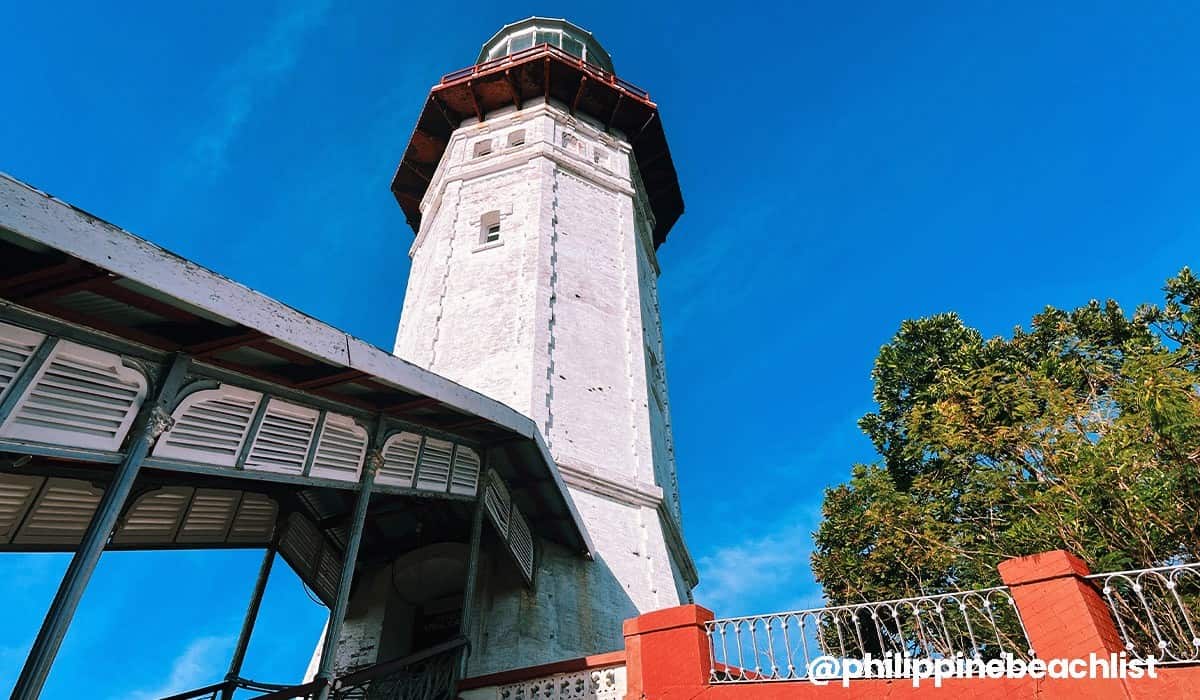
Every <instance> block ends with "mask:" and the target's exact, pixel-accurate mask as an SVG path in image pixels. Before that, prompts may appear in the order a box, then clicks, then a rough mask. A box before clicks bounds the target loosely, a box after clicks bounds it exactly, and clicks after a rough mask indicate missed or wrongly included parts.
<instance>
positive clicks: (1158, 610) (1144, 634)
mask: <svg viewBox="0 0 1200 700" xmlns="http://www.w3.org/2000/svg"><path fill="white" fill-rule="evenodd" d="M1088 578H1089V579H1091V580H1092V581H1093V582H1095V583H1096V584H1097V585H1098V587H1099V588H1100V592H1101V593H1102V594H1103V595H1104V600H1105V602H1107V603H1108V610H1109V612H1110V613H1112V616H1113V619H1114V620H1115V621H1116V623H1117V630H1118V631H1119V632H1120V633H1121V641H1122V642H1124V643H1125V650H1126V651H1128V652H1129V654H1130V655H1132V656H1137V657H1139V658H1149V657H1153V658H1154V659H1155V660H1156V661H1157V662H1159V663H1164V664H1182V663H1196V662H1200V562H1198V563H1192V564H1178V565H1174V566H1159V567H1155V568H1151V569H1134V570H1131V571H1114V572H1112V573H1107V574H1093V575H1091V576H1088Z"/></svg>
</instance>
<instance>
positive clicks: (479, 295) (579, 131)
mask: <svg viewBox="0 0 1200 700" xmlns="http://www.w3.org/2000/svg"><path fill="white" fill-rule="evenodd" d="M393 192H394V193H395V195H396V197H397V200H398V201H399V203H400V204H401V206H402V208H404V210H405V213H406V215H407V216H408V220H409V222H410V224H412V226H413V228H414V229H415V230H416V239H415V240H414V242H413V244H412V248H411V250H410V256H411V258H412V272H411V274H410V276H409V280H408V289H407V293H406V295H405V298H404V310H403V314H402V316H401V319H400V325H399V330H398V333H397V336H396V346H395V353H396V354H397V355H399V356H400V357H402V358H404V359H406V360H408V361H410V362H412V363H414V364H417V365H419V366H421V367H423V368H426V369H429V370H432V371H433V372H436V373H438V374H440V375H442V376H445V377H447V378H449V379H452V380H454V381H456V382H458V383H460V384H462V385H464V386H466V387H468V388H471V389H474V390H476V391H479V392H481V393H483V394H486V395H488V396H489V397H491V398H494V399H497V400H499V401H501V402H503V403H505V404H507V405H509V406H510V407H512V408H514V409H516V410H518V411H520V412H521V413H524V414H525V415H527V416H528V417H530V418H531V419H533V420H534V421H535V423H536V425H537V427H538V428H539V429H540V431H541V434H542V436H543V437H544V439H545V442H546V444H547V446H548V448H549V451H550V454H551V455H552V457H553V460H554V462H555V463H556V464H557V467H558V470H559V474H560V475H561V477H562V479H563V481H564V482H565V483H566V484H567V486H568V488H569V489H570V494H571V497H572V498H573V499H574V501H575V505H576V507H577V509H578V510H579V512H580V514H581V515H582V518H583V521H584V523H585V525H586V528H587V531H588V534H589V535H590V537H591V539H592V542H593V546H594V556H593V558H592V559H591V560H588V559H586V558H582V557H580V556H578V555H577V554H574V553H569V552H566V551H564V550H560V549H559V548H557V547H556V546H554V545H552V544H550V543H541V544H539V549H538V552H537V575H536V585H535V586H534V587H533V589H532V590H529V589H526V588H521V587H513V588H509V589H504V588H503V587H498V586H488V585H484V586H482V587H481V590H483V591H486V593H484V594H483V599H481V600H479V601H478V612H477V613H475V614H476V615H477V619H476V621H475V629H474V630H472V635H471V636H472V638H473V639H472V642H473V645H472V646H473V651H472V656H471V668H470V672H471V673H472V674H478V673H487V672H491V671H495V670H501V669H505V668H511V667H515V666H528V665H531V664H536V663H541V662H546V661H553V660H558V659H563V658H568V657H571V656H578V655H583V654H591V653H597V652H603V651H609V650H613V649H617V648H620V647H621V646H622V641H621V622H622V621H623V620H624V619H627V618H629V617H632V616H634V615H636V614H638V613H641V612H646V611H649V610H654V609H658V608H663V607H668V606H673V605H678V604H680V603H686V602H689V601H690V599H691V589H692V587H693V586H694V585H695V584H696V574H695V569H694V566H693V564H692V562H691V559H690V557H689V555H688V552H687V549H686V546H685V545H684V541H683V538H682V535H681V532H682V530H681V514H680V513H681V511H680V504H679V491H678V485H677V479H676V467H675V455H674V449H673V444H672V437H671V418H670V406H669V401H668V396H667V384H666V375H665V372H664V365H663V363H664V351H663V338H662V329H661V323H660V318H659V302H658V294H657V289H656V286H657V277H658V274H659V267H658V261H657V258H656V249H657V247H658V246H659V245H660V244H661V243H662V242H663V241H664V239H665V237H666V234H667V231H668V230H669V229H670V226H671V224H673V223H674V221H675V220H676V219H677V218H678V216H679V215H680V213H681V212H682V208H683V204H682V199H681V197H680V194H679V186H678V181H677V179H676V176H675V171H674V166H673V165H672V163H671V158H670V153H669V151H668V150H667V144H666V139H665V136H664V133H663V129H662V124H661V121H660V119H659V115H658V109H657V106H656V105H655V104H654V103H653V102H652V101H651V100H650V97H649V95H648V94H647V93H646V92H645V91H642V90H640V89H639V88H637V87H635V86H633V85H632V84H630V83H627V82H625V81H623V80H621V79H619V78H617V77H616V76H615V74H614V72H613V65H612V61H611V58H610V57H609V55H608V53H607V52H606V51H605V50H604V48H603V47H601V46H600V44H599V43H597V41H596V40H595V39H594V38H593V37H592V35H591V34H590V33H588V32H587V31H584V30H583V29H581V28H579V27H577V26H575V25H573V24H571V23H569V22H566V21H564V20H557V19H546V18H541V17H534V18H530V19H527V20H524V21H521V22H517V23H514V24H510V25H508V26H506V27H504V28H503V29H502V30H500V32H498V33H497V34H496V35H495V36H493V37H492V38H491V39H490V40H489V41H488V42H487V43H486V44H484V46H483V50H482V51H481V52H480V55H479V58H478V60H477V63H476V65H474V66H472V67H471V68H468V69H465V70H462V71H458V72H457V73H452V74H450V75H448V76H446V77H445V78H444V79H443V80H442V81H441V83H439V84H438V85H436V86H435V87H434V88H433V90H432V91H431V94H430V96H429V98H428V100H427V102H426V106H425V110H424V112H423V114H422V116H421V118H420V120H419V122H418V125H417V129H416V131H415V133H414V135H413V137H412V141H411V143H410V145H409V148H408V150H407V151H406V153H405V157H404V161H403V162H402V163H401V165H400V168H399V169H398V171H397V175H396V179H395V181H394V183H393ZM480 575H481V576H482V577H485V578H486V576H487V570H486V569H484V570H483V571H482V572H481V574H480Z"/></svg>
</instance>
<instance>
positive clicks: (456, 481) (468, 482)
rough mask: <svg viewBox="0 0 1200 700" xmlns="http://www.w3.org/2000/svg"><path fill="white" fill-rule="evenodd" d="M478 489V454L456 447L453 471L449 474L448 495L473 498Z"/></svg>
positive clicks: (469, 449)
mask: <svg viewBox="0 0 1200 700" xmlns="http://www.w3.org/2000/svg"><path fill="white" fill-rule="evenodd" d="M478 488H479V453H477V452H476V451H475V450H472V449H471V448H469V447H463V446H462V445H459V446H458V450H457V451H456V452H455V453H454V470H453V471H452V472H451V478H450V493H454V494H459V495H463V496H474V495H475V492H476V490H477V489H478Z"/></svg>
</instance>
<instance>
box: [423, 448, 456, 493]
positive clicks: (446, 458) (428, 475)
mask: <svg viewBox="0 0 1200 700" xmlns="http://www.w3.org/2000/svg"><path fill="white" fill-rule="evenodd" d="M453 449H454V443H452V442H448V441H446V440H438V439H436V438H431V437H426V438H425V446H424V447H423V448H422V449H421V460H420V463H419V464H418V465H417V488H418V489H421V490H422V491H445V490H446V488H447V486H448V485H449V482H450V453H451V451H452V450H453Z"/></svg>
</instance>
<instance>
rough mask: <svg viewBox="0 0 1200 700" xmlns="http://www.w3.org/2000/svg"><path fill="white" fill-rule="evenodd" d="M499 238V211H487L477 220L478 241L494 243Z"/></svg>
mask: <svg viewBox="0 0 1200 700" xmlns="http://www.w3.org/2000/svg"><path fill="white" fill-rule="evenodd" d="M499 240H500V212H498V211H489V212H488V213H486V214H484V215H483V216H482V217H480V220H479V242H480V243H495V242H497V241H499Z"/></svg>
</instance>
